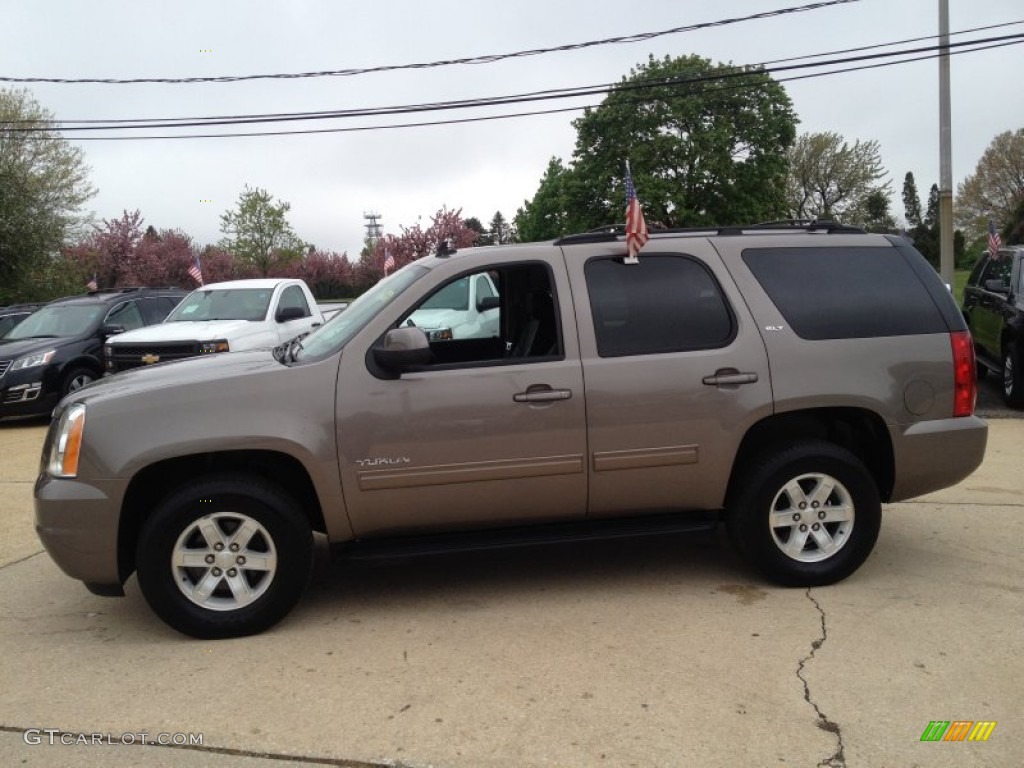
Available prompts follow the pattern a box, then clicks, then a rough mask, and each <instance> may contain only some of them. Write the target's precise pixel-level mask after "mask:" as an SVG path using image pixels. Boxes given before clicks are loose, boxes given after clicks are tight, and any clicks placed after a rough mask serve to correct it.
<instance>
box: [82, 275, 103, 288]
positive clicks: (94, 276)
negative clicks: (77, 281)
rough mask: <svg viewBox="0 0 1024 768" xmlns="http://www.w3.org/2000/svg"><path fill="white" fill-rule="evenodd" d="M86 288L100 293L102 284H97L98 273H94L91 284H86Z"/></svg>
mask: <svg viewBox="0 0 1024 768" xmlns="http://www.w3.org/2000/svg"><path fill="white" fill-rule="evenodd" d="M85 287H86V289H87V290H90V291H98V290H99V289H100V284H99V283H97V282H96V273H95V272H93V273H92V279H91V280H89V282H88V283H86V284H85Z"/></svg>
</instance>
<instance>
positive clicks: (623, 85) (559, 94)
mask: <svg viewBox="0 0 1024 768" xmlns="http://www.w3.org/2000/svg"><path fill="white" fill-rule="evenodd" d="M1020 43H1024V33H1021V34H1016V35H1004V36H999V37H990V38H982V39H976V40H965V41H960V42H957V43H952V44H950V45H949V46H948V48H949V54H950V55H955V54H958V53H965V52H966V53H970V52H975V51H978V50H988V49H990V48H995V47H1003V46H1006V45H1017V44H1020ZM946 49H947V46H944V45H936V46H923V47H916V48H910V49H902V50H898V51H887V52H883V53H873V54H864V55H860V56H850V57H844V58H833V59H829V60H825V61H814V62H805V63H802V64H785V65H782V66H776V67H769V68H764V67H763V66H762V65H748V66H741V67H736V68H734V69H732V70H731V71H727V72H717V73H713V74H711V75H702V76H699V77H680V78H659V79H655V80H643V81H637V82H629V81H625V82H620V83H616V84H601V85H592V86H578V87H574V88H566V89H550V90H544V91H534V92H531V93H526V94H513V95H507V96H501V97H489V98H483V99H465V100H456V101H449V102H435V103H430V104H418V105H401V106H391V107H375V108H368V109H354V110H335V111H333V112H318V113H298V114H292V115H285V116H281V117H277V116H251V117H245V118H228V119H218V120H202V121H194V120H189V121H180V120H168V121H165V122H162V123H138V122H137V123H133V124H103V125H92V124H90V125H85V126H62V127H60V128H58V129H54V128H53V127H52V126H49V127H38V126H32V127H24V128H7V129H5V130H6V131H7V132H13V133H18V132H52V131H54V130H59V131H61V132H72V131H73V132H80V131H101V130H125V129H144V130H153V129H156V128H195V127H206V126H213V125H252V124H261V123H271V122H288V121H295V120H314V119H315V120H320V119H344V118H353V117H379V116H388V115H399V114H410V113H417V112H435V111H442V110H444V111H447V110H462V109H479V108H485V107H499V106H508V105H512V104H521V103H530V102H537V101H550V100H555V99H571V98H583V97H587V96H595V95H605V94H608V93H611V92H613V91H614V92H619V93H622V92H628V91H646V90H650V89H653V88H662V87H666V86H668V87H680V86H686V85H695V84H700V83H702V82H715V81H722V80H729V79H736V78H744V77H750V76H752V75H758V74H775V73H779V72H785V71H792V70H803V69H820V68H822V67H832V66H836V65H840V64H851V63H855V62H865V61H877V60H878V59H890V58H893V57H908V56H916V55H917V54H924V55H923V56H917V57H916V58H902V59H899V60H897V61H888V62H881V63H879V64H874V65H866V66H860V67H849V68H846V69H841V70H835V71H831V72H825V73H815V74H813V75H809V76H803V77H797V76H794V77H786V78H781V79H779V78H777V81H778V82H787V81H792V80H800V79H807V78H808V77H812V76H824V75H828V74H841V73H843V72H847V71H856V70H858V69H867V68H877V67H879V66H891V65H894V64H902V63H910V62H912V61H917V60H921V59H926V58H934V57H935V56H938V55H942V52H943V51H945V50H946ZM956 49H963V50H956ZM823 55H828V54H823ZM800 58H801V59H804V58H808V57H800ZM592 106H593V105H579V106H574V107H569V108H565V109H551V110H536V111H533V112H517V113H511V114H504V115H487V116H479V117H477V118H459V119H453V120H450V121H444V120H441V121H421V122H414V123H400V124H393V125H372V126H357V127H350V128H330V129H318V130H305V131H262V132H256V131H253V132H248V133H218V134H180V135H173V136H168V135H161V136H150V135H147V136H102V137H95V136H76V137H74V138H75V140H81V141H88V140H107V141H115V140H129V139H133V140H139V139H168V138H219V137H224V138H238V137H242V136H280V135H289V134H305V133H341V132H346V131H355V130H364V131H365V130H381V129H386V128H405V127H426V126H430V125H444V124H457V123H467V122H476V121H479V120H483V119H503V118H510V117H524V116H528V115H530V114H553V113H556V112H560V111H578V110H581V109H586V108H588V107H592Z"/></svg>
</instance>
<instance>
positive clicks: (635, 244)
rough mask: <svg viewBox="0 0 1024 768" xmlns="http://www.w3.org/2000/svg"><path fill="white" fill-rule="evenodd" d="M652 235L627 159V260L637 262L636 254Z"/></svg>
mask: <svg viewBox="0 0 1024 768" xmlns="http://www.w3.org/2000/svg"><path fill="white" fill-rule="evenodd" d="M649 239H650V237H649V236H648V234H647V222H646V221H645V220H644V212H643V211H642V210H641V209H640V201H639V200H637V198H636V187H634V186H633V174H632V173H630V172H629V161H628V160H627V161H626V250H627V251H628V254H629V255H628V256H627V257H626V259H627V261H629V262H635V261H636V254H637V251H639V250H640V249H641V248H643V247H644V243H646V242H647V241H648V240H649Z"/></svg>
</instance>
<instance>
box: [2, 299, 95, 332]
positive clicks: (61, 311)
mask: <svg viewBox="0 0 1024 768" xmlns="http://www.w3.org/2000/svg"><path fill="white" fill-rule="evenodd" d="M106 309H107V307H106V305H105V304H58V305H56V306H52V307H43V308H42V309H40V310H38V311H36V312H33V313H32V314H31V315H29V316H28V317H26V318H25V319H24V320H22V321H21V322H20V323H18V324H17V325H16V326H14V327H13V328H11V330H9V331H8V332H7V335H6V336H4V337H3V338H4V340H5V341H11V340H13V339H41V338H48V339H55V338H62V339H63V338H71V337H73V336H82V335H84V334H87V333H90V332H92V331H93V329H94V326H95V325H96V324H97V323H98V322H99V320H100V318H102V317H103V313H104V312H105V311H106Z"/></svg>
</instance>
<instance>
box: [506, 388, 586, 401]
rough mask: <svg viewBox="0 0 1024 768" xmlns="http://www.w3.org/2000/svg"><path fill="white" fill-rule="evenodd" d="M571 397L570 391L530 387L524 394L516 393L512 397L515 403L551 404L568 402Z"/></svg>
mask: <svg viewBox="0 0 1024 768" xmlns="http://www.w3.org/2000/svg"><path fill="white" fill-rule="evenodd" d="M570 397H572V390H569V389H551V387H546V386H545V387H536V388H534V387H530V388H529V389H527V390H526V391H525V392H518V393H516V394H514V395H512V399H513V400H515V401H516V402H517V403H551V402H554V401H556V400H568V399H569V398H570Z"/></svg>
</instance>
